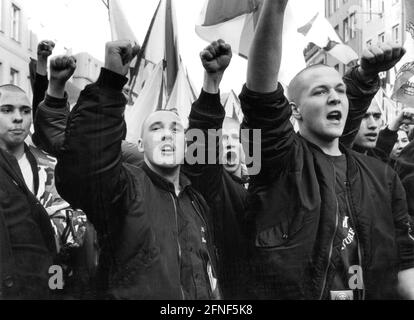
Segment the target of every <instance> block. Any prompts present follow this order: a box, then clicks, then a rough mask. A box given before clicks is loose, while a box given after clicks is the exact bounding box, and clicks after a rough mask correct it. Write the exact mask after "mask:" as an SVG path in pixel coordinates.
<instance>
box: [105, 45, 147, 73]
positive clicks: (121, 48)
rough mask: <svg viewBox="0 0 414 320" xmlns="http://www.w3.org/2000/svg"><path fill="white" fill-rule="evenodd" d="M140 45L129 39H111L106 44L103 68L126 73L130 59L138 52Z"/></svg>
mask: <svg viewBox="0 0 414 320" xmlns="http://www.w3.org/2000/svg"><path fill="white" fill-rule="evenodd" d="M139 50H140V47H139V46H138V45H136V44H135V45H132V43H131V42H130V41H124V40H120V41H113V42H108V43H107V44H106V50H105V68H106V69H108V70H111V71H113V72H115V73H118V74H120V75H123V76H125V75H127V73H128V71H129V67H130V64H131V61H132V60H133V59H134V58H135V56H136V55H137V54H138V52H139Z"/></svg>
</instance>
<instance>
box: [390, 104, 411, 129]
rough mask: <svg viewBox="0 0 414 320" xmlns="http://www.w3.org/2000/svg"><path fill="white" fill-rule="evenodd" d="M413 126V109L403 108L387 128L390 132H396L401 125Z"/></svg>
mask: <svg viewBox="0 0 414 320" xmlns="http://www.w3.org/2000/svg"><path fill="white" fill-rule="evenodd" d="M413 124H414V108H404V109H403V110H401V111H400V112H398V115H397V117H396V118H395V119H394V120H392V121H391V122H390V124H389V126H388V128H389V129H390V130H391V131H398V130H399V129H400V127H401V126H402V125H413Z"/></svg>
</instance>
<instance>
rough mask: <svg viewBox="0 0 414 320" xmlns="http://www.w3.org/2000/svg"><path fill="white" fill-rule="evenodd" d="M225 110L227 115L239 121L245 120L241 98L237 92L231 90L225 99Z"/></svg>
mask: <svg viewBox="0 0 414 320" xmlns="http://www.w3.org/2000/svg"><path fill="white" fill-rule="evenodd" d="M223 106H224V110H225V111H226V117H227V118H232V119H234V120H237V121H238V122H239V123H242V122H243V117H244V115H243V112H242V110H241V104H240V100H239V98H238V97H237V95H236V93H235V92H234V91H233V90H231V91H230V93H229V94H227V95H226V96H225V99H224V101H223Z"/></svg>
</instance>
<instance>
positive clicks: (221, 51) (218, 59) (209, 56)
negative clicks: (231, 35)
mask: <svg viewBox="0 0 414 320" xmlns="http://www.w3.org/2000/svg"><path fill="white" fill-rule="evenodd" d="M232 56H233V54H232V51H231V47H230V45H229V44H227V43H225V42H224V41H223V40H218V41H214V42H212V43H211V44H210V45H209V46H208V47H207V48H205V49H204V50H203V51H202V52H201V53H200V58H201V62H202V64H203V67H204V69H205V70H206V72H207V73H209V74H213V73H223V72H224V71H225V70H226V69H227V67H228V66H229V64H230V61H231V58H232Z"/></svg>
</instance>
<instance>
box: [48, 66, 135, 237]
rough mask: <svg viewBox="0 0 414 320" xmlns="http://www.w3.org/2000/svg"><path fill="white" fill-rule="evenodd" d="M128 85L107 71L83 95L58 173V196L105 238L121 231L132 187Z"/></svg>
mask: <svg viewBox="0 0 414 320" xmlns="http://www.w3.org/2000/svg"><path fill="white" fill-rule="evenodd" d="M126 82H127V78H125V77H123V76H120V75H119V74H116V73H113V72H111V71H109V70H107V69H104V68H103V69H102V71H101V74H100V76H99V79H98V80H97V82H96V83H94V84H91V85H89V86H87V87H86V88H85V89H84V90H83V91H82V93H81V95H80V97H79V100H78V102H77V105H76V106H75V108H74V109H73V110H72V112H71V113H70V115H69V118H68V122H67V128H66V134H65V139H64V145H63V150H62V152H61V153H60V154H59V157H58V165H57V167H56V184H57V187H58V192H59V193H60V194H61V196H62V197H63V198H64V199H65V200H66V201H68V202H69V203H70V204H71V205H72V207H75V208H80V209H82V210H83V211H84V212H85V213H86V214H87V216H88V218H89V219H90V221H91V222H92V223H93V224H94V225H95V227H96V229H97V230H98V231H100V232H105V233H106V232H107V231H108V230H107V228H108V227H109V228H115V229H117V227H118V226H117V225H116V223H117V222H118V221H119V219H118V216H119V215H120V214H122V213H125V209H126V208H125V203H130V202H129V201H128V200H127V198H126V197H128V196H131V197H132V195H131V194H130V193H127V191H128V190H130V187H131V186H133V183H134V181H133V179H132V178H131V173H130V171H129V170H128V169H127V168H125V167H123V165H122V157H121V143H122V138H123V135H124V132H125V122H124V118H123V113H124V109H125V105H126V99H125V97H124V95H123V94H122V88H123V86H124V85H125V83H126ZM138 196H139V195H137V194H136V195H134V197H138ZM130 200H131V199H130ZM131 201H132V200H131ZM115 212H116V213H119V215H114V214H113V213H115Z"/></svg>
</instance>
